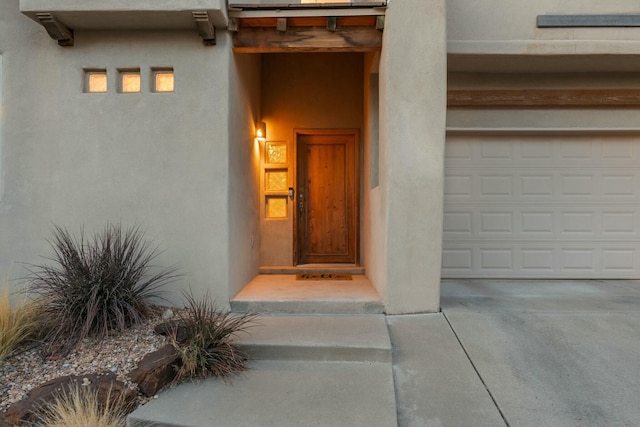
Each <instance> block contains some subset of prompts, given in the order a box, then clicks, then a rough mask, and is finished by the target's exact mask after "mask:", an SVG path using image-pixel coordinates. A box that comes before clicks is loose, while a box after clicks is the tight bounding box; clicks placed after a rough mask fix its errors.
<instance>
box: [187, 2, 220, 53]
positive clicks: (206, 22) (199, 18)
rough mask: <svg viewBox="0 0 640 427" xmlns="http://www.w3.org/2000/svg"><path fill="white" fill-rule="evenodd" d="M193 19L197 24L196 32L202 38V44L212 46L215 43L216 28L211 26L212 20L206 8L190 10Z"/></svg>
mask: <svg viewBox="0 0 640 427" xmlns="http://www.w3.org/2000/svg"><path fill="white" fill-rule="evenodd" d="M191 14H192V15H193V19H194V21H196V25H197V26H198V32H199V33H200V38H201V39H202V44H204V45H205V46H214V45H215V44H216V28H215V27H214V26H213V22H212V21H211V18H210V17H209V13H208V12H207V11H206V10H203V11H197V12H196V11H194V12H191Z"/></svg>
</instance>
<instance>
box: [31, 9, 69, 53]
mask: <svg viewBox="0 0 640 427" xmlns="http://www.w3.org/2000/svg"><path fill="white" fill-rule="evenodd" d="M36 17H37V18H38V21H39V22H40V24H41V25H42V26H43V27H44V29H45V30H47V33H48V34H49V37H51V38H52V39H54V40H56V41H57V42H58V44H59V45H60V46H63V47H68V46H73V43H74V42H73V30H72V29H70V28H69V27H67V26H66V25H64V24H63V23H62V22H60V21H58V20H57V19H56V18H55V17H54V16H53V14H51V13H49V12H39V13H36Z"/></svg>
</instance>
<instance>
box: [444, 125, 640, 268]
mask: <svg viewBox="0 0 640 427" xmlns="http://www.w3.org/2000/svg"><path fill="white" fill-rule="evenodd" d="M445 168H446V169H445V171H446V172H445V175H446V177H445V216H444V247H443V276H444V277H514V278H638V277H640V136H629V135H627V136H620V135H617V136H592V135H590V136H587V135H581V136H575V135H573V136H568V135H537V136H504V135H501V136H482V137H477V136H450V137H448V139H447V147H446V166H445Z"/></svg>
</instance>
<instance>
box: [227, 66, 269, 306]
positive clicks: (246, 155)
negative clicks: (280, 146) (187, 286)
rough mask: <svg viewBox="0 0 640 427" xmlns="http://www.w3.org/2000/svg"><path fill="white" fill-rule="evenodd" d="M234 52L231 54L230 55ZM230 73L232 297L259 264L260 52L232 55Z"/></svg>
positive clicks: (253, 274)
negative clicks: (258, 136) (257, 127)
mask: <svg viewBox="0 0 640 427" xmlns="http://www.w3.org/2000/svg"><path fill="white" fill-rule="evenodd" d="M231 55H232V54H231ZM230 66H231V70H230V74H229V105H230V109H229V114H230V117H229V235H230V238H229V275H230V276H229V296H233V295H235V294H236V293H238V292H239V291H240V290H241V289H242V287H243V286H244V285H246V284H247V283H248V282H249V281H250V280H251V279H253V277H254V276H255V275H256V274H257V273H258V267H259V266H260V221H259V214H260V205H259V196H260V192H259V188H258V183H259V176H258V171H259V165H260V147H259V144H258V141H256V140H255V124H256V122H257V121H258V120H259V117H260V94H261V91H260V77H261V61H260V56H259V55H233V56H232V58H231V60H230Z"/></svg>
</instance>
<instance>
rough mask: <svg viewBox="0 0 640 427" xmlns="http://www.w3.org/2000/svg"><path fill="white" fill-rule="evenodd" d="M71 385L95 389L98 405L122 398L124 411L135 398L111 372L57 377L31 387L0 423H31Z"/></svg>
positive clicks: (8, 424) (131, 404) (11, 424)
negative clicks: (42, 409) (44, 407)
mask: <svg viewBox="0 0 640 427" xmlns="http://www.w3.org/2000/svg"><path fill="white" fill-rule="evenodd" d="M83 384H85V385H83ZM74 386H78V387H88V388H90V389H92V390H97V393H98V402H100V406H102V407H104V405H105V404H106V403H107V398H108V399H109V400H110V404H114V403H115V402H117V401H118V400H119V399H122V402H123V403H124V404H125V405H126V406H127V407H128V410H132V409H133V407H134V405H135V402H136V398H137V393H136V392H135V391H134V390H131V389H129V388H128V387H127V386H126V385H125V384H124V383H123V382H121V381H118V380H117V379H116V375H115V374H114V373H111V372H109V373H105V374H87V375H69V376H65V377H58V378H55V379H53V380H51V381H49V382H47V383H44V384H42V385H41V386H38V387H36V388H34V389H33V390H31V392H30V393H29V395H28V396H27V397H26V398H24V399H22V400H21V401H19V402H16V403H14V404H13V405H11V407H10V408H9V409H8V410H7V411H6V412H5V413H4V417H3V420H2V421H4V425H5V426H16V425H23V424H29V423H35V422H36V421H37V412H38V410H39V408H40V407H42V406H44V405H48V404H51V403H53V402H54V401H55V398H56V396H57V395H60V394H61V393H64V392H68V391H69V390H71V389H72V387H74ZM0 425H2V422H0Z"/></svg>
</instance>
